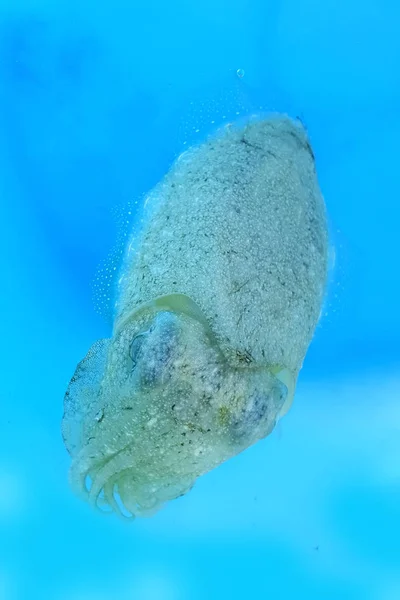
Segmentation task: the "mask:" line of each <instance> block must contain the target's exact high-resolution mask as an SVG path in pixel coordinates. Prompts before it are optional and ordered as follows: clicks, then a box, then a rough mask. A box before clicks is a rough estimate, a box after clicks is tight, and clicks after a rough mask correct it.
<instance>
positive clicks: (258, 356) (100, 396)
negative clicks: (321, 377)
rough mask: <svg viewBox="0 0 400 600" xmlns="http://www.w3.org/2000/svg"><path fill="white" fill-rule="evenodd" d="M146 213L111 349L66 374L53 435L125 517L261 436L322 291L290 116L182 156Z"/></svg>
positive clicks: (103, 502)
mask: <svg viewBox="0 0 400 600" xmlns="http://www.w3.org/2000/svg"><path fill="white" fill-rule="evenodd" d="M147 203H148V211H147V216H145V218H144V222H143V227H142V230H141V232H140V237H139V242H138V245H137V249H136V251H135V252H129V251H128V250H127V252H126V256H125V260H124V263H123V267H122V273H121V274H122V277H121V284H120V288H119V296H118V301H117V309H116V316H115V321H114V330H113V335H112V337H111V339H105V340H99V341H97V342H95V344H93V346H92V347H91V348H90V350H89V352H88V354H87V356H86V358H85V359H84V360H83V361H82V362H80V363H79V364H78V366H77V369H76V372H75V374H74V377H73V378H72V380H71V382H70V385H69V387H68V391H67V393H66V396H65V412H64V417H63V423H62V431H63V437H64V441H65V444H66V447H67V449H68V451H69V453H70V454H71V457H72V466H71V472H70V480H71V483H72V486H73V488H74V489H75V490H76V491H77V492H78V493H79V494H81V495H82V496H83V497H84V498H86V499H87V500H88V501H89V502H90V503H92V504H93V505H95V506H97V507H99V508H101V509H102V510H104V511H107V510H108V511H110V510H111V511H113V510H114V511H116V512H117V513H119V514H121V515H125V516H139V515H140V516H146V515H150V514H153V513H154V512H155V511H156V510H158V509H159V508H160V507H161V506H162V505H163V504H164V503H165V502H166V501H168V500H171V499H173V498H176V497H178V496H180V495H182V494H184V493H185V492H187V491H188V490H189V489H190V488H191V487H192V486H193V483H194V482H195V480H196V479H197V478H198V477H199V476H200V475H202V474H204V473H206V472H207V471H210V470H211V469H213V468H214V467H216V466H217V465H219V464H220V463H222V462H223V461H225V460H227V459H228V458H230V457H232V456H234V455H236V454H238V453H239V452H241V451H242V450H244V449H245V448H247V447H248V446H250V445H251V444H254V443H255V442H256V441H258V440H260V439H262V438H264V437H265V436H267V435H268V434H269V433H270V432H271V431H272V430H273V428H274V426H275V424H276V422H277V420H278V419H279V418H280V417H281V416H282V415H283V414H285V413H286V412H287V410H288V409H289V408H290V405H291V403H292V400H293V395H294V391H295V385H296V380H297V376H298V373H299V371H300V368H301V366H302V363H303V359H304V357H305V354H306V352H307V348H308V346H309V344H310V342H311V339H312V336H313V333H314V330H315V327H316V324H317V322H318V318H319V315H320V311H321V305H322V302H323V297H324V291H325V284H326V275H327V247H328V236H327V225H326V216H325V206H324V201H323V198H322V196H321V193H320V189H319V186H318V181H317V176H316V171H315V164H314V156H313V152H312V150H311V146H310V143H309V140H308V138H307V134H306V132H305V130H304V128H303V126H302V125H301V124H300V123H299V122H297V121H293V120H291V119H289V118H288V117H286V116H281V115H276V116H271V117H270V118H268V119H264V120H253V121H250V122H248V123H247V124H246V125H241V126H232V127H230V128H225V129H224V130H223V132H219V133H218V134H217V135H216V136H214V137H211V138H210V139H208V140H207V141H206V142H205V143H203V144H202V145H200V146H198V147H195V148H193V149H191V150H189V151H188V152H186V153H185V154H184V155H182V156H181V157H180V158H179V159H178V160H177V161H176V162H175V164H174V165H173V166H172V168H171V169H170V171H169V172H168V173H167V175H166V176H165V177H164V179H163V180H162V181H161V182H160V183H159V184H158V185H157V186H156V187H155V189H154V190H153V191H152V192H151V193H150V195H149V197H148V199H147ZM128 246H129V247H131V245H130V244H129V245H128Z"/></svg>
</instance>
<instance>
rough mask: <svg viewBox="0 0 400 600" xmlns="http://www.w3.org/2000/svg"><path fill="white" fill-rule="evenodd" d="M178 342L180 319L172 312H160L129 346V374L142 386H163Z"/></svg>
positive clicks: (168, 374)
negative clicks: (130, 363)
mask: <svg viewBox="0 0 400 600" xmlns="http://www.w3.org/2000/svg"><path fill="white" fill-rule="evenodd" d="M178 339H179V320H178V318H177V316H176V315H174V314H173V313H171V312H166V311H165V312H164V311H163V312H159V313H157V314H156V315H155V317H154V318H153V320H152V322H151V324H150V326H148V327H147V328H146V329H145V330H143V331H140V332H139V333H137V334H136V335H135V336H134V338H133V340H132V342H131V344H130V347H129V357H130V359H131V361H132V372H133V373H134V374H135V375H137V376H138V378H139V380H140V384H141V385H142V386H155V385H159V384H161V383H164V382H165V381H166V380H167V379H168V378H169V376H170V368H171V363H172V361H173V357H174V353H175V352H176V348H177V344H178Z"/></svg>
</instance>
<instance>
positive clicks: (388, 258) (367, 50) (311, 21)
mask: <svg viewBox="0 0 400 600" xmlns="http://www.w3.org/2000/svg"><path fill="white" fill-rule="evenodd" d="M399 26H400V7H399V4H398V3H397V2H395V1H390V0H364V1H363V2H358V1H355V0H350V1H348V2H344V1H342V0H339V1H338V0H325V1H324V2H320V1H318V0H302V2H298V1H296V0H283V1H281V2H270V1H265V0H264V1H256V0H236V1H235V0H231V1H229V2H228V1H227V0H214V1H212V2H211V1H210V0H203V1H202V2H198V1H196V2H189V1H186V0H185V1H184V0H172V1H171V2H161V0H158V1H157V0H148V1H147V2H140V3H139V2H128V1H126V0H125V1H123V0H115V1H114V2H93V1H86V2H80V1H79V2H78V1H69V2H66V1H60V2H50V1H49V0H47V1H46V0H37V1H35V2H28V1H27V0H12V1H11V0H8V1H7V0H2V2H1V3H0V211H1V213H0V273H1V293H0V311H1V312H0V314H1V322H2V335H1V342H2V343H1V346H0V376H1V389H0V599H1V600H34V599H36V598H37V599H40V600H47V599H49V600H50V599H51V600H114V599H118V600H131V599H132V600H133V599H134V600H186V599H188V600H197V599H202V598H207V599H212V600H214V599H224V598H229V599H235V600H236V599H239V598H240V599H242V598H257V599H259V598H261V599H264V598H265V599H267V598H274V599H275V598H276V599H283V600H286V599H296V600H300V599H303V598H305V599H307V600H313V599H315V600H317V599H318V600H338V599H349V600H350V599H351V600H354V599H362V600H398V599H400V371H399V363H400V351H399V347H400V310H399V308H400V301H399V297H400V268H399V261H400V250H399V242H400V232H399V223H400V204H399V198H400V177H399V138H400V116H399V105H400V68H399V64H400V36H399V34H398V32H399V30H400V27H399ZM237 69H244V71H245V75H244V77H243V78H242V79H240V78H238V77H237V75H236V70H237ZM191 102H192V104H191ZM239 105H240V106H244V107H245V109H246V110H248V111H257V110H259V107H260V106H262V107H263V108H264V109H274V110H288V111H290V112H291V114H293V116H297V115H299V116H301V118H302V119H303V120H304V122H305V124H306V126H307V128H308V130H309V133H310V137H311V140H312V143H313V146H314V150H315V154H316V160H317V167H318V173H319V179H320V184H321V187H322V190H323V193H324V196H325V199H326V203H327V206H328V211H329V217H330V228H331V239H332V251H331V266H332V270H331V277H330V288H329V296H328V299H327V303H326V306H325V308H324V316H323V319H322V321H321V324H320V326H319V328H318V330H317V333H316V336H315V339H314V341H313V344H312V346H311V349H310V352H309V354H308V356H307V359H306V362H305V365H304V369H303V371H302V374H301V377H300V381H299V386H298V392H297V396H296V400H295V403H294V405H293V408H292V410H291V412H290V413H289V414H288V415H287V416H286V417H285V419H284V420H283V421H282V422H281V424H280V426H279V428H278V430H277V431H275V432H274V434H273V435H272V436H270V438H268V439H267V440H265V441H263V442H261V443H259V444H257V445H256V446H254V447H253V448H251V449H249V450H248V451H246V452H244V453H243V454H241V455H240V456H238V457H236V458H235V459H232V460H231V461H229V462H228V463H226V464H225V465H223V466H221V467H220V468H218V469H216V470H215V471H213V472H211V473H210V474H208V475H207V476H205V477H203V478H201V480H199V482H198V483H197V484H196V486H195V488H194V490H193V491H192V492H191V493H190V494H189V495H188V496H186V497H184V498H181V499H179V500H177V501H175V502H173V503H171V504H170V505H169V506H167V507H166V508H165V509H164V510H163V511H162V512H160V513H159V514H158V515H157V516H156V517H154V518H152V519H150V520H138V521H136V522H135V524H134V525H133V526H128V525H126V524H124V523H121V522H119V521H117V520H116V519H113V518H102V517H101V516H99V515H97V514H96V513H94V512H92V511H91V510H90V509H89V508H88V507H87V506H85V504H83V503H81V502H80V501H79V500H77V499H75V498H74V497H73V496H72V494H71V493H70V491H69V488H68V484H67V470H68V466H69V459H68V456H67V453H66V451H65V449H64V447H63V444H62V440H61V436H60V419H61V416H62V401H63V394H64V392H65V389H66V386H67V384H68V381H69V379H70V377H71V375H72V374H73V372H74V369H75V365H76V363H77V361H78V360H79V359H81V358H82V357H83V356H84V354H85V353H86V351H87V349H88V348H89V346H90V344H91V343H92V341H94V340H95V339H97V338H100V337H104V336H108V335H109V333H110V325H109V322H108V321H107V319H106V318H105V317H104V303H103V302H102V301H101V300H102V299H105V298H104V293H106V295H107V294H108V292H107V291H106V292H105V290H107V282H108V280H105V279H104V278H100V280H98V279H97V277H98V268H99V265H101V264H102V263H103V262H104V261H106V265H109V266H110V265H113V264H115V260H116V259H115V256H116V255H118V252H119V250H120V247H121V246H120V242H118V240H121V239H123V235H124V232H126V229H127V228H129V227H130V226H131V225H132V220H133V222H134V219H135V206H136V205H135V204H134V202H135V200H140V199H141V198H142V197H143V194H144V193H145V191H146V190H148V189H149V188H150V187H151V186H152V185H154V184H155V183H156V182H157V181H158V180H159V178H160V177H161V176H162V174H163V173H164V172H165V170H166V169H167V168H168V166H169V165H170V163H171V161H172V160H173V158H174V156H176V153H179V152H180V151H182V149H184V147H185V144H184V142H185V141H186V142H187V143H191V142H193V141H195V140H196V139H197V138H196V136H198V139H200V138H201V136H204V135H206V134H207V133H208V132H209V131H211V130H212V128H213V126H214V125H213V124H212V123H211V121H212V120H216V122H218V123H222V122H223V121H224V119H223V117H226V118H227V119H228V118H231V117H232V115H234V114H235V109H236V107H237V106H239ZM224 113H226V114H224ZM213 115H214V117H213ZM197 129H199V131H198V132H197V131H196V130H197ZM131 205H132V206H133V212H132V211H131V212H132V215H130V216H129V217H127V214H128V212H129V211H128V209H127V207H129V206H131ZM125 217H126V219H125ZM124 221H125V223H124ZM126 221H129V224H128V223H126ZM116 240H117V245H115V243H116ZM110 252H111V258H108V256H109V253H110ZM113 257H114V258H113ZM107 261H108V262H107ZM93 282H94V287H95V288H96V289H97V292H96V293H95V298H93ZM96 307H97V308H99V307H100V308H101V310H102V312H103V316H102V315H100V314H99V312H98V311H96Z"/></svg>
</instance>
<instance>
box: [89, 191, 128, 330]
mask: <svg viewBox="0 0 400 600" xmlns="http://www.w3.org/2000/svg"><path fill="white" fill-rule="evenodd" d="M138 205H139V201H138V200H135V201H133V202H128V203H127V204H126V205H124V206H118V207H117V208H115V209H114V210H113V212H112V217H113V219H114V221H115V224H116V230H117V236H116V240H115V243H114V246H113V247H112V249H111V250H110V252H109V253H108V255H107V256H106V258H105V259H104V260H103V261H102V262H101V263H100V264H99V266H98V268H97V271H96V275H95V278H94V281H93V283H92V298H93V303H94V308H95V310H96V312H97V313H98V314H99V315H100V316H101V317H102V318H103V319H105V321H106V322H107V323H108V324H111V323H112V321H113V317H114V309H115V301H116V296H117V289H118V280H119V273H120V269H121V265H122V262H123V258H124V254H125V249H126V244H127V240H128V238H129V236H130V235H131V231H132V227H133V223H134V221H135V218H136V215H137V213H138Z"/></svg>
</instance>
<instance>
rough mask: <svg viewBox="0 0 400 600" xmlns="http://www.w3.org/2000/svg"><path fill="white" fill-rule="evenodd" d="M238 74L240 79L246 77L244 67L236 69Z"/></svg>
mask: <svg viewBox="0 0 400 600" xmlns="http://www.w3.org/2000/svg"><path fill="white" fill-rule="evenodd" d="M236 75H237V76H238V77H239V79H242V78H243V77H244V69H238V70H237V71H236Z"/></svg>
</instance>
